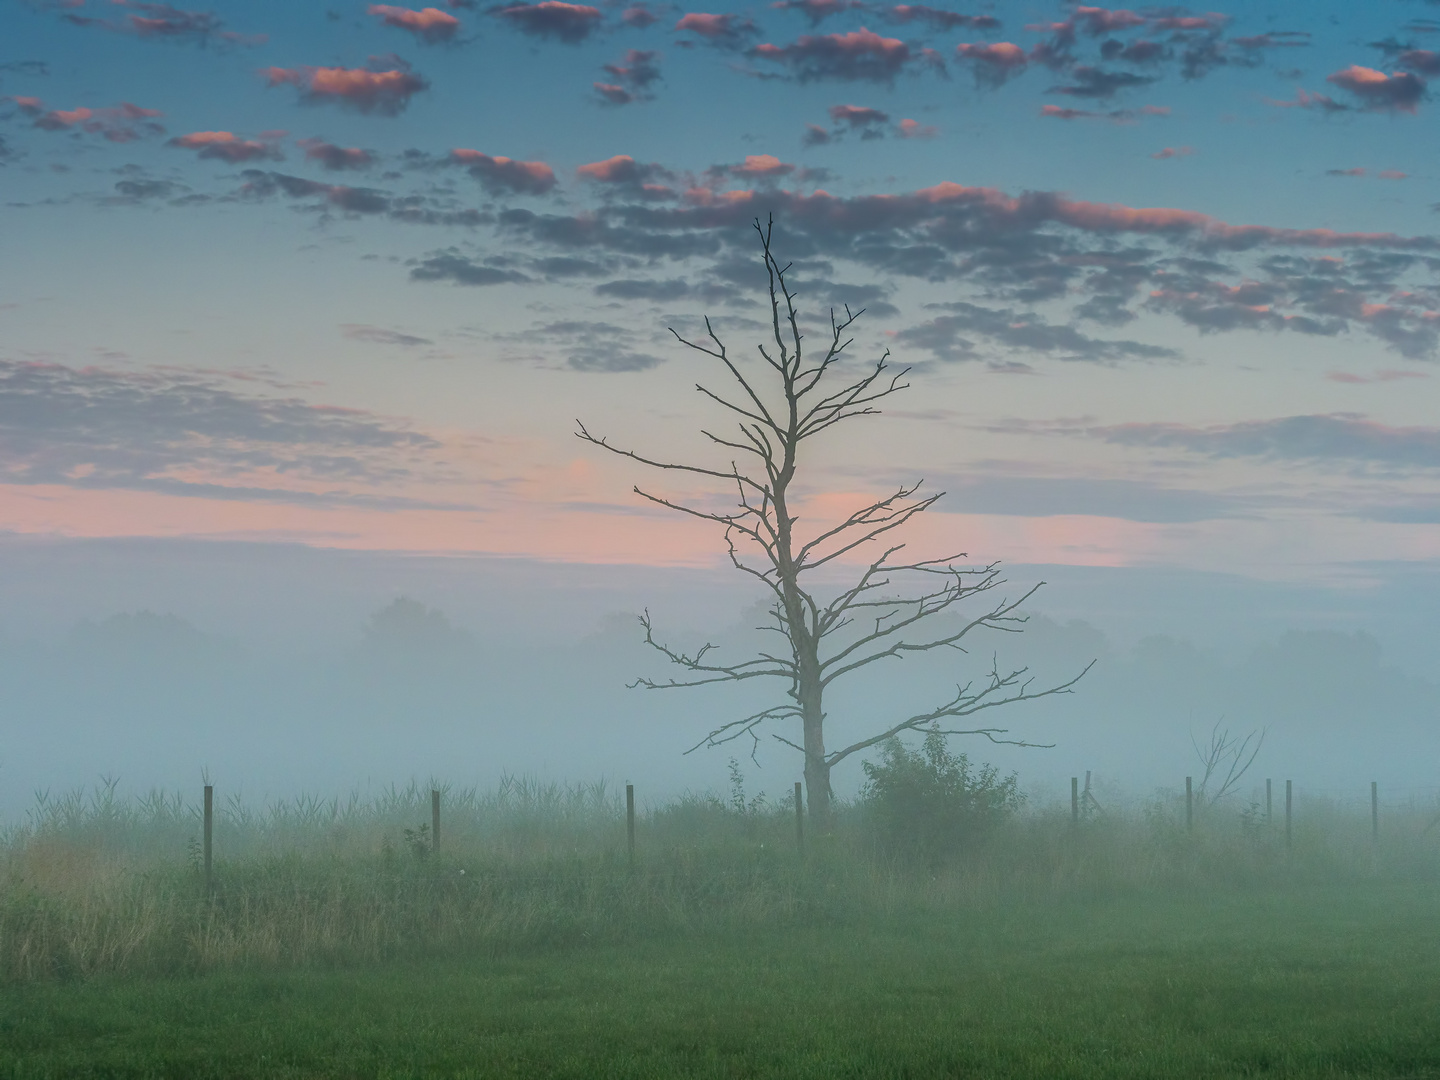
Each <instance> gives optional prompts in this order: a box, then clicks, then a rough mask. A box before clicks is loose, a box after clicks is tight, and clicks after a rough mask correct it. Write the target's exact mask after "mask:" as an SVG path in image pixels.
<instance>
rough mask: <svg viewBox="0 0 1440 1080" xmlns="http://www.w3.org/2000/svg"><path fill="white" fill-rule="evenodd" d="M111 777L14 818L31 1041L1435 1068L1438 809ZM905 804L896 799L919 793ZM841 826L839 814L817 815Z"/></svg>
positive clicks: (930, 1071)
mask: <svg viewBox="0 0 1440 1080" xmlns="http://www.w3.org/2000/svg"><path fill="white" fill-rule="evenodd" d="M442 805H443V826H442V832H441V840H440V843H439V845H438V846H436V847H434V848H432V846H431V844H430V837H429V831H428V827H427V826H428V822H429V820H430V791H429V789H428V788H421V787H418V786H415V785H411V786H410V787H407V788H392V789H390V790H388V791H386V792H384V793H382V794H381V795H380V796H378V797H373V798H368V799H365V798H360V797H352V798H350V799H336V800H328V801H325V800H319V799H308V798H302V799H297V800H292V801H288V802H278V803H275V804H272V805H269V806H267V807H249V806H246V805H245V804H243V803H242V802H240V801H238V800H228V801H227V800H222V801H221V802H220V804H219V806H218V812H217V814H216V824H215V838H214V842H215V864H214V881H213V892H212V893H210V894H207V891H206V889H205V883H204V877H203V871H202V868H201V853H200V845H199V838H200V818H199V809H198V807H197V806H196V805H195V802H194V801H192V800H186V799H184V798H182V797H180V796H177V795H173V794H171V795H161V794H159V793H156V794H152V795H151V796H149V797H146V798H138V799H123V798H120V797H118V796H117V795H116V793H115V789H114V787H113V785H110V786H107V785H103V784H102V785H100V786H99V787H97V788H96V789H94V790H92V791H88V792H75V793H71V794H69V795H66V796H63V797H56V798H47V799H44V800H43V801H40V802H38V803H37V805H36V806H35V808H34V809H33V810H32V812H31V813H30V815H29V816H28V818H27V820H26V821H25V822H24V823H23V824H21V825H18V826H14V827H11V828H10V829H9V830H8V831H7V832H6V833H5V834H4V835H3V837H0V1077H50V1076H55V1077H61V1076H86V1075H89V1076H135V1077H142V1076H146V1077H148V1076H176V1077H179V1076H187V1077H189V1076H252V1075H253V1076H297V1077H298V1076H395V1077H400V1076H541V1075H545V1076H576V1077H580V1076H626V1077H629V1076H634V1077H671V1076H706V1077H709V1076H714V1077H741V1076H816V1077H819V1076H826V1077H833V1076H896V1077H899V1076H911V1077H919V1076H970V1075H974V1076H1036V1077H1040V1076H1047V1077H1048V1076H1137V1077H1139V1076H1167V1075H1169V1076H1188V1075H1195V1076H1202V1075H1203V1076H1416V1077H1419V1076H1440V1023H1437V1022H1436V1021H1435V1017H1437V1016H1440V934H1436V933H1435V926H1436V925H1437V921H1440V918H1437V917H1440V827H1431V824H1432V822H1433V820H1434V818H1435V811H1436V809H1437V808H1436V807H1433V806H1429V805H1407V806H1386V807H1385V808H1384V812H1383V814H1382V819H1381V825H1382V828H1381V830H1380V835H1379V839H1378V841H1375V840H1374V839H1372V834H1371V821H1370V815H1369V810H1368V807H1364V808H1361V807H1355V806H1351V805H1345V804H1340V803H1335V802H1331V801H1327V800H1325V799H1321V798H1316V797H1313V796H1309V797H1307V796H1303V795H1302V797H1301V798H1299V799H1297V803H1296V813H1295V821H1294V826H1293V829H1292V833H1291V838H1290V843H1289V845H1288V846H1287V844H1286V842H1285V838H1284V832H1283V827H1282V826H1281V824H1280V822H1279V821H1278V820H1276V821H1267V820H1266V818H1265V815H1264V811H1263V806H1261V805H1259V803H1258V802H1256V801H1254V800H1249V801H1247V800H1229V801H1226V802H1223V803H1221V804H1217V805H1216V806H1213V807H1204V808H1202V809H1201V810H1199V811H1198V812H1197V814H1196V818H1195V821H1194V825H1193V827H1187V823H1186V814H1185V807H1184V800H1183V795H1180V794H1179V793H1159V794H1156V795H1154V796H1152V797H1150V798H1147V799H1142V800H1137V801H1135V802H1134V803H1132V804H1129V805H1125V806H1119V805H1116V806H1107V808H1106V809H1105V810H1104V811H1099V810H1093V809H1091V810H1087V812H1086V813H1085V814H1083V815H1082V817H1081V820H1079V821H1078V822H1075V821H1072V819H1071V813H1070V807H1069V805H1068V804H1066V805H1056V806H1044V805H1035V804H1033V803H1031V804H1027V805H1025V806H1022V807H1020V808H1019V809H1018V810H1017V811H1016V812H1013V813H1006V814H1004V815H998V816H996V818H995V819H994V821H993V822H992V823H991V824H990V825H989V826H988V827H987V828H985V829H983V830H975V831H973V833H971V834H967V835H965V836H963V837H961V838H960V840H959V841H958V842H957V843H956V844H954V845H951V846H949V847H946V848H943V849H923V850H922V849H909V848H905V847H904V845H902V844H898V843H897V837H896V835H895V834H894V833H893V832H891V833H887V832H886V831H885V830H884V828H882V822H883V819H882V818H880V817H877V814H876V812H875V807H874V806H873V805H869V804H866V803H864V802H859V801H857V802H855V803H852V804H848V805H845V806H842V807H841V810H840V813H839V814H838V816H837V820H836V824H835V828H834V830H833V832H830V833H829V834H827V835H823V836H818V835H807V836H806V838H805V845H804V851H803V854H802V852H801V851H800V850H799V849H798V845H797V837H796V835H795V817H794V807H793V802H789V801H788V800H778V801H775V800H767V799H763V798H757V797H750V796H748V795H747V793H746V792H745V791H744V789H743V786H742V782H741V781H740V779H739V777H738V774H737V777H736V782H735V784H734V786H733V787H732V790H731V791H730V792H729V793H727V794H720V795H715V794H700V795H692V796H686V797H683V798H679V799H676V800H672V801H669V802H666V803H663V804H660V805H654V806H645V805H643V804H642V806H641V808H640V813H639V816H638V819H637V828H636V853H635V860H634V864H633V865H632V864H631V862H630V860H629V857H628V851H627V846H626V831H625V807H624V798H623V793H621V792H618V791H616V790H614V789H612V788H609V787H606V786H605V785H603V784H593V785H573V786H565V785H556V784H541V783H536V782H533V781H525V780H516V779H511V780H507V781H506V782H504V783H503V784H502V785H501V786H500V787H499V788H498V789H496V790H493V791H488V792H481V791H476V790H455V789H452V790H446V791H444V792H443V793H442ZM892 824H893V823H892ZM812 831H813V830H812Z"/></svg>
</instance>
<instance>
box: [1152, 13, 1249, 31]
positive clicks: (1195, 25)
mask: <svg viewBox="0 0 1440 1080" xmlns="http://www.w3.org/2000/svg"><path fill="white" fill-rule="evenodd" d="M1229 22H1230V16H1229V15H1219V14H1216V13H1215V12H1211V13H1210V14H1208V15H1162V16H1160V17H1158V18H1156V19H1155V20H1154V22H1152V23H1151V24H1150V25H1151V26H1152V27H1154V28H1155V29H1156V30H1200V31H1215V30H1223V29H1225V27H1226V25H1227V24H1228V23H1229Z"/></svg>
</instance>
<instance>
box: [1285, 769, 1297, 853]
mask: <svg viewBox="0 0 1440 1080" xmlns="http://www.w3.org/2000/svg"><path fill="white" fill-rule="evenodd" d="M1294 804H1295V781H1293V780H1286V781H1285V850H1286V851H1289V850H1290V810H1291V807H1293V806H1294Z"/></svg>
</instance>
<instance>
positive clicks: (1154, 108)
mask: <svg viewBox="0 0 1440 1080" xmlns="http://www.w3.org/2000/svg"><path fill="white" fill-rule="evenodd" d="M1040 115H1041V116H1048V117H1050V118H1052V119H1055V120H1105V121H1107V122H1109V123H1111V124H1134V123H1136V122H1138V121H1139V120H1141V119H1142V118H1144V117H1147V116H1169V115H1170V109H1169V108H1168V107H1166V106H1164V105H1143V106H1141V107H1140V108H1138V109H1111V110H1108V111H1107V112H1091V111H1090V110H1088V109H1072V108H1069V107H1068V106H1065V105H1042V106H1040Z"/></svg>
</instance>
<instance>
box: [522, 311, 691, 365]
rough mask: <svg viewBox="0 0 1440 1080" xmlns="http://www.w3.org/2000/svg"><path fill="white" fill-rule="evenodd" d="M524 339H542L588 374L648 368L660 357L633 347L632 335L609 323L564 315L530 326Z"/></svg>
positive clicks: (633, 337)
mask: <svg viewBox="0 0 1440 1080" xmlns="http://www.w3.org/2000/svg"><path fill="white" fill-rule="evenodd" d="M523 339H524V340H525V341H526V342H534V341H537V340H539V341H546V342H548V343H550V344H551V345H552V346H553V349H554V351H555V352H558V353H559V354H560V355H561V356H562V357H563V358H564V362H565V366H566V367H568V368H570V369H572V370H574V371H583V372H588V373H591V374H624V373H627V372H636V371H648V370H649V369H651V368H653V367H657V366H658V365H660V364H661V363H663V362H664V361H663V360H661V359H660V357H658V356H654V355H651V354H650V353H647V352H643V351H641V350H640V349H639V348H637V346H636V343H635V340H634V339H635V335H634V334H633V333H632V332H631V331H629V330H627V329H625V328H624V327H620V326H616V325H614V324H613V323H607V322H598V321H593V320H585V319H565V320H561V321H558V322H551V323H544V324H542V325H539V326H535V327H532V328H531V329H530V330H528V331H527V332H526V333H525V334H524V335H523Z"/></svg>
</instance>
